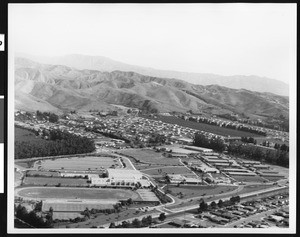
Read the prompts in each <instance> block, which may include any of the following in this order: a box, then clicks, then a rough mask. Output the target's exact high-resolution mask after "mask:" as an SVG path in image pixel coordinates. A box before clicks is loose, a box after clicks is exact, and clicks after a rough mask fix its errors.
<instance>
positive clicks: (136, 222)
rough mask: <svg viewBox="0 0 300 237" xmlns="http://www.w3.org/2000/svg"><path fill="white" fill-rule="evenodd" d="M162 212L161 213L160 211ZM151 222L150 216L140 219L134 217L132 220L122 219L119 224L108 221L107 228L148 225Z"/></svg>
mask: <svg viewBox="0 0 300 237" xmlns="http://www.w3.org/2000/svg"><path fill="white" fill-rule="evenodd" d="M162 214H163V213H162ZM152 223H153V219H152V216H150V215H149V216H147V217H143V218H142V220H139V219H138V218H135V219H134V220H133V221H132V222H130V221H122V223H120V224H117V225H116V224H115V223H114V222H112V223H110V226H109V228H142V227H147V226H150V225H151V224H152Z"/></svg>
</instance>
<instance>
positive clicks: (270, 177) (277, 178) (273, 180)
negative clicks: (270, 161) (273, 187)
mask: <svg viewBox="0 0 300 237" xmlns="http://www.w3.org/2000/svg"><path fill="white" fill-rule="evenodd" d="M264 178H265V179H267V180H269V181H270V182H276V181H278V180H281V179H283V178H280V177H272V176H269V177H267V176H264Z"/></svg>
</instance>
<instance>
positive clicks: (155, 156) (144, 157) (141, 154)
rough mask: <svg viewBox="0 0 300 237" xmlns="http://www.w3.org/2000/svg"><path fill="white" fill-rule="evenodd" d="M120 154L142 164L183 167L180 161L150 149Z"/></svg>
mask: <svg viewBox="0 0 300 237" xmlns="http://www.w3.org/2000/svg"><path fill="white" fill-rule="evenodd" d="M120 153H122V154H124V155H129V156H132V157H134V158H135V159H136V160H138V161H140V162H145V163H150V164H154V165H180V166H181V165H182V164H181V163H180V162H179V161H178V159H174V158H166V157H164V156H163V155H162V154H161V153H159V152H155V151H154V150H150V149H130V150H123V151H121V152H120Z"/></svg>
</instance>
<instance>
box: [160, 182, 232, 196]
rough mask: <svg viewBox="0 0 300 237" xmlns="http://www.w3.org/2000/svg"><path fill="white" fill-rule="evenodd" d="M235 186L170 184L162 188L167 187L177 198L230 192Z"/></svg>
mask: <svg viewBox="0 0 300 237" xmlns="http://www.w3.org/2000/svg"><path fill="white" fill-rule="evenodd" d="M237 188H238V187H237V186H228V185H227V186H221V185H220V186H185V185H180V186H179V187H177V186H171V185H168V187H167V186H166V187H165V188H164V190H166V189H168V190H169V191H170V194H171V195H174V196H177V197H178V198H183V199H189V198H194V197H200V196H207V195H217V194H221V193H227V192H231V191H233V190H236V189H237ZM180 193H181V194H182V195H181V194H180Z"/></svg>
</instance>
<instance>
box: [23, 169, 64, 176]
mask: <svg viewBox="0 0 300 237" xmlns="http://www.w3.org/2000/svg"><path fill="white" fill-rule="evenodd" d="M27 175H28V176H47V177H60V173H59V172H50V171H38V170H29V171H27Z"/></svg>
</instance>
